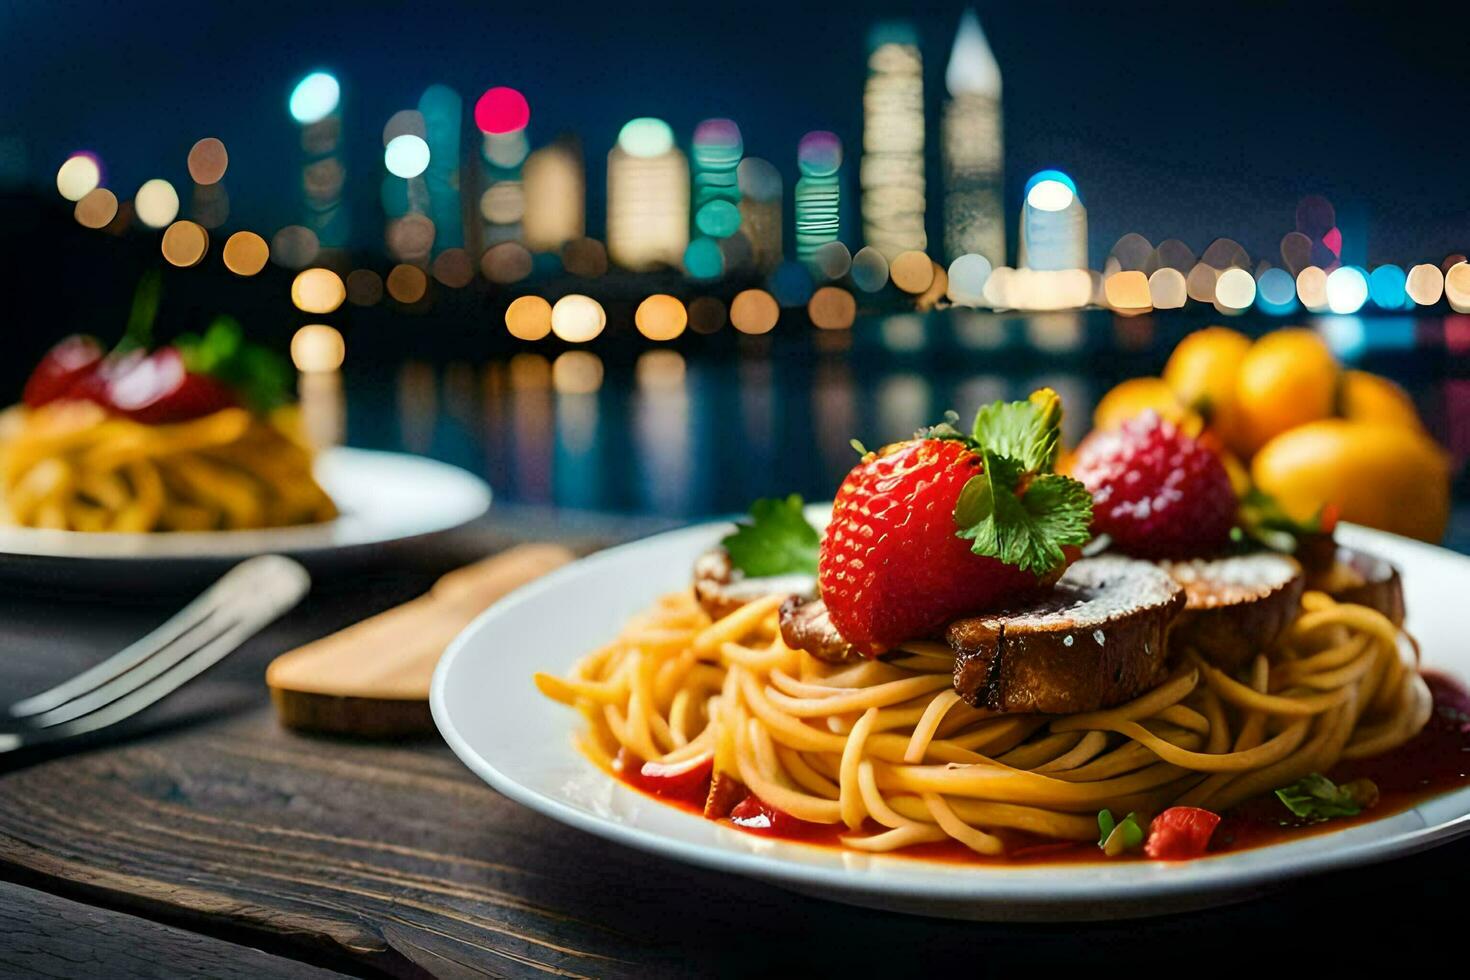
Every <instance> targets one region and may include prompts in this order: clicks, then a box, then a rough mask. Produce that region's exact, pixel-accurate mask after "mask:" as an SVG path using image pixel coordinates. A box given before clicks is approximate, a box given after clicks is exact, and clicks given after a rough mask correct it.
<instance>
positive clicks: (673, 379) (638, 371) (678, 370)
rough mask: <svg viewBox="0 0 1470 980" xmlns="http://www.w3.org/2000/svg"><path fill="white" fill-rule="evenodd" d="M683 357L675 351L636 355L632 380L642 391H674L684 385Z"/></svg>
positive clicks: (656, 351)
mask: <svg viewBox="0 0 1470 980" xmlns="http://www.w3.org/2000/svg"><path fill="white" fill-rule="evenodd" d="M684 373H685V364H684V355H683V354H680V353H679V352H678V351H675V350H650V351H644V352H643V353H642V354H639V355H638V361H637V363H636V364H634V365H633V380H634V382H635V383H636V384H637V385H638V387H639V388H642V389H646V390H647V389H652V390H676V389H678V388H679V387H681V386H682V385H683V384H684Z"/></svg>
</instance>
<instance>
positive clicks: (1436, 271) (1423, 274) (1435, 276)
mask: <svg viewBox="0 0 1470 980" xmlns="http://www.w3.org/2000/svg"><path fill="white" fill-rule="evenodd" d="M1404 289H1405V290H1406V291H1407V292H1408V294H1409V298H1410V299H1412V300H1413V301H1414V302H1415V303H1417V304H1419V305H1420V306H1433V305H1434V304H1435V303H1438V302H1439V301H1440V300H1441V299H1442V298H1443V297H1444V273H1443V272H1441V271H1440V268H1439V266H1437V265H1435V264H1434V263H1432V262H1421V263H1420V264H1419V265H1416V266H1414V267H1413V268H1412V269H1410V270H1409V278H1408V280H1407V281H1406V282H1405V283H1404Z"/></svg>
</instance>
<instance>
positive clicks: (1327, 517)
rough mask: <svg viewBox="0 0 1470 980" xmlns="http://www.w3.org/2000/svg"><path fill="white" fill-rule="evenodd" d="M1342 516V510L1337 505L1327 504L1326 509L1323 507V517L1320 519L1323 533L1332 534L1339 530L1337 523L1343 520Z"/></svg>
mask: <svg viewBox="0 0 1470 980" xmlns="http://www.w3.org/2000/svg"><path fill="white" fill-rule="evenodd" d="M1341 516H1342V508H1341V507H1339V506H1337V504H1327V505H1326V506H1325V507H1323V508H1322V516H1321V517H1320V518H1319V519H1318V523H1319V524H1320V526H1321V528H1322V533H1323V534H1331V533H1332V532H1333V531H1335V530H1337V522H1338V520H1340V519H1341Z"/></svg>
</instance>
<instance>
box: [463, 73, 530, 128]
mask: <svg viewBox="0 0 1470 980" xmlns="http://www.w3.org/2000/svg"><path fill="white" fill-rule="evenodd" d="M530 121H531V107H530V105H528V104H527V103H526V97H525V96H524V95H522V94H521V93H519V92H517V91H516V90H515V89H513V88H508V87H507V86H504V85H497V86H496V87H495V88H492V89H487V90H486V91H485V94H484V95H482V96H480V100H479V101H478V102H476V103H475V125H476V126H479V127H480V131H481V132H483V133H492V134H494V135H496V136H499V135H502V134H504V133H514V132H516V131H517V130H522V129H525V128H526V124H527V123H529V122H530Z"/></svg>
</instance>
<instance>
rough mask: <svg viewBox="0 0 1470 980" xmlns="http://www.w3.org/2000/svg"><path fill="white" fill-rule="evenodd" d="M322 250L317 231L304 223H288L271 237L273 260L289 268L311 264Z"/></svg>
mask: <svg viewBox="0 0 1470 980" xmlns="http://www.w3.org/2000/svg"><path fill="white" fill-rule="evenodd" d="M321 250H322V244H321V241H320V239H318V238H317V237H316V232H314V231H312V230H311V229H310V228H307V227H304V226H302V225H287V226H286V227H284V228H282V229H281V230H280V231H278V232H276V234H275V237H274V238H272V239H271V261H272V262H274V263H275V264H276V265H279V266H284V267H285V268H287V269H302V268H305V267H306V266H308V265H311V263H313V262H315V261H316V257H317V255H318V254H319V253H320V252H321Z"/></svg>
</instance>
